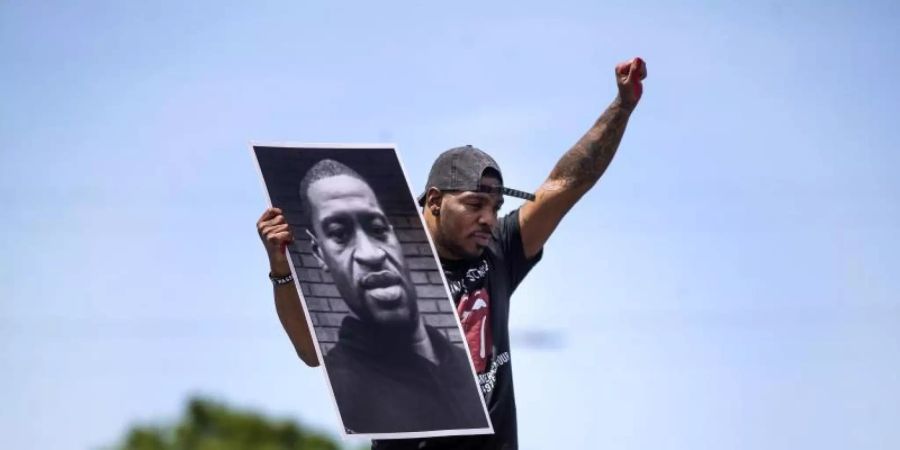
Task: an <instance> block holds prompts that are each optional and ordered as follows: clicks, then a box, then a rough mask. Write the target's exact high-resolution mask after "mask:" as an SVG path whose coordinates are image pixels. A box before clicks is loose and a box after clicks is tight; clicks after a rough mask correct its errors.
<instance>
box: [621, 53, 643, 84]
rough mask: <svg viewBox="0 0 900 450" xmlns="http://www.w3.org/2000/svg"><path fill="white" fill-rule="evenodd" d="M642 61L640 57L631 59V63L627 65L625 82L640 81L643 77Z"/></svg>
mask: <svg viewBox="0 0 900 450" xmlns="http://www.w3.org/2000/svg"><path fill="white" fill-rule="evenodd" d="M643 72H644V61H643V60H641V58H634V59H632V60H631V64H629V65H628V78H627V79H626V80H625V82H626V83H629V84H630V83H635V82H640V81H641V80H643V79H644V73H643Z"/></svg>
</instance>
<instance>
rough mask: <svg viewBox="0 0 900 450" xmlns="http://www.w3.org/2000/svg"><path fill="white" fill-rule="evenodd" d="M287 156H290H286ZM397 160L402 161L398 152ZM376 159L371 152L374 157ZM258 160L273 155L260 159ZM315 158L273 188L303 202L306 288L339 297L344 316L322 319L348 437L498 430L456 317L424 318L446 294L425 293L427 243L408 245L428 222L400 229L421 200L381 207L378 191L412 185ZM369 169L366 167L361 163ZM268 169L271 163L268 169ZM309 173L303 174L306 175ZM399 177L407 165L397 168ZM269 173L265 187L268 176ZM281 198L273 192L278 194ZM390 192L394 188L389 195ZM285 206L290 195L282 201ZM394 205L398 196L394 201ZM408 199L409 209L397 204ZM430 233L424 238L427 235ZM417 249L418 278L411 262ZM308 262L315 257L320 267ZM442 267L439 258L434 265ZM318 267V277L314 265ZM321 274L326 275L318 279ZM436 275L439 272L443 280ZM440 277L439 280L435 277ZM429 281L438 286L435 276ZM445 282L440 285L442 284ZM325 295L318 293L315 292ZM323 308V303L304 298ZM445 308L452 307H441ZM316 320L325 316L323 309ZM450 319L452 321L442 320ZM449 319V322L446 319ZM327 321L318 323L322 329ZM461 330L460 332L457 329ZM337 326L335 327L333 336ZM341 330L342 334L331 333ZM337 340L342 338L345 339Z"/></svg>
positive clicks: (300, 232)
mask: <svg viewBox="0 0 900 450" xmlns="http://www.w3.org/2000/svg"><path fill="white" fill-rule="evenodd" d="M282 150H284V149H282ZM390 154H391V155H392V156H393V157H394V158H396V156H395V154H394V153H393V152H390ZM372 155H373V153H370V154H369V156H370V157H371V156H372ZM257 157H258V158H260V157H262V158H263V159H264V158H265V156H264V155H263V154H261V153H259V152H257ZM340 159H342V160H343V162H342V161H341V160H339V158H331V157H321V158H308V161H305V162H306V164H303V166H304V167H303V170H302V171H296V172H294V173H293V175H291V172H288V171H285V170H281V171H280V172H275V171H273V172H275V173H277V174H278V175H276V176H277V177H279V178H284V177H288V176H293V177H295V178H294V180H299V183H297V182H296V181H294V182H293V183H288V182H287V180H285V182H284V184H282V182H281V181H275V180H271V182H270V180H269V179H267V180H266V181H267V186H280V185H281V186H290V185H291V184H293V186H295V187H296V189H297V190H295V191H294V192H295V194H294V195H296V196H297V198H298V200H299V203H298V205H299V208H297V213H298V214H297V216H296V219H297V220H296V222H298V226H297V227H296V228H297V229H296V230H295V232H294V235H295V236H298V238H302V239H303V241H302V242H303V245H302V247H303V248H306V249H308V253H309V255H300V256H301V257H300V258H296V260H297V261H298V262H300V263H301V264H302V263H303V262H304V261H306V262H307V264H305V265H304V268H303V269H300V270H302V272H300V271H298V275H299V274H303V276H300V278H301V281H300V284H301V287H303V284H304V282H303V280H302V279H304V278H306V279H318V280H328V281H329V282H330V284H331V285H333V288H332V289H331V292H334V291H336V293H337V295H338V296H339V301H340V302H342V303H343V306H345V308H341V307H340V306H338V305H337V302H336V300H338V299H336V298H330V299H328V300H329V302H328V303H327V304H328V305H331V306H329V308H330V310H331V311H333V310H335V309H343V310H344V311H345V312H344V313H343V315H342V317H340V318H339V316H338V315H337V314H336V313H334V312H328V313H319V312H316V313H312V317H313V328H315V329H316V334H317V336H318V337H319V339H318V340H319V345H320V348H321V349H322V355H323V361H324V365H325V369H326V371H327V374H328V379H329V382H330V384H331V388H332V392H333V394H334V399H335V403H336V404H337V407H338V410H339V413H340V416H341V419H342V421H343V425H344V429H345V431H346V432H347V433H348V434H381V433H390V434H396V433H422V432H432V431H447V430H489V423H488V420H487V415H486V412H485V409H484V406H483V403H482V400H481V394H480V391H479V389H478V387H477V384H476V383H475V378H474V373H473V371H472V366H471V364H470V361H469V356H468V354H467V353H466V351H465V350H464V347H463V344H462V342H461V339H455V340H456V341H457V342H453V341H451V337H455V336H458V332H456V331H454V330H453V327H457V326H458V325H456V322H455V320H454V319H453V314H454V313H453V308H452V306H449V305H452V304H451V303H450V300H449V298H446V296H445V294H444V298H443V300H437V299H433V298H432V299H423V300H421V304H422V305H424V306H423V307H424V308H425V309H427V310H428V311H427V316H428V322H431V324H429V323H426V320H425V319H426V317H425V315H423V312H422V311H420V298H419V292H425V293H431V297H434V293H435V292H437V291H438V290H443V286H439V285H435V284H434V283H432V285H424V284H422V278H423V277H422V275H423V273H424V272H423V270H420V269H421V268H422V267H423V266H424V265H423V262H424V261H425V260H426V258H424V257H423V256H420V255H421V253H423V252H422V250H423V249H425V248H427V245H425V244H421V243H420V244H406V247H404V243H403V242H401V240H400V239H399V237H398V232H399V233H404V236H407V237H408V236H410V235H414V236H415V234H414V233H410V231H414V230H411V229H410V228H411V227H413V226H416V225H417V226H418V227H419V228H421V224H420V223H418V221H412V220H402V219H400V221H401V222H402V223H403V224H404V225H405V229H403V230H397V229H396V228H395V225H394V223H392V217H393V221H394V222H397V221H398V219H397V218H396V217H397V211H398V209H402V207H403V203H406V204H408V208H409V217H413V218H416V219H417V217H416V216H415V214H416V211H415V206H414V200H413V197H412V195H411V194H410V193H409V192H408V189H407V192H405V193H401V194H399V195H393V196H391V197H392V199H391V200H390V202H391V214H390V216H389V214H388V212H387V211H386V209H385V208H384V207H383V206H382V202H380V201H379V198H378V195H376V192H375V189H373V184H375V183H373V182H372V181H370V179H369V178H371V179H372V180H374V181H375V182H377V181H378V180H380V179H393V182H394V183H395V184H396V185H399V184H397V183H396V178H397V177H401V179H402V177H403V174H402V171H399V172H398V173H395V174H393V176H389V175H390V174H389V173H388V172H390V171H388V170H384V169H383V168H382V169H381V170H377V171H373V170H372V161H371V160H370V161H369V163H368V164H364V165H361V164H358V163H357V164H355V166H356V167H360V168H361V169H362V170H368V171H369V172H372V173H373V175H371V176H370V177H368V178H367V177H365V176H363V175H362V174H361V173H360V172H361V171H362V170H360V171H357V170H356V169H355V168H353V167H351V163H352V162H355V161H352V160H353V158H349V157H347V156H346V155H345V156H344V157H343V158H340ZM360 161H361V160H360ZM260 167H261V168H264V167H265V164H264V163H263V161H262V160H260ZM298 168H299V167H298ZM397 168H398V169H399V165H397ZM262 170H263V172H264V173H263V175H264V178H265V177H266V173H265V172H266V171H265V169H262ZM270 189H271V188H270ZM380 190H381V191H385V192H387V191H388V190H389V191H393V190H394V189H393V188H391V189H388V190H385V189H380ZM270 194H273V195H270V196H271V197H272V198H273V206H278V205H276V204H275V203H276V202H275V199H277V198H279V197H281V196H282V194H280V193H272V192H270ZM385 196H389V195H388V194H385ZM404 196H405V197H406V200H407V201H406V202H403V201H398V200H397V199H398V198H400V199H402V198H404ZM419 231H420V232H421V230H419ZM411 248H412V249H414V250H415V254H416V255H417V256H414V258H415V262H416V264H417V268H419V269H417V270H416V272H417V273H416V274H415V275H416V276H415V278H416V279H417V280H418V281H419V283H418V284H417V283H416V282H414V279H413V278H414V274H413V271H412V270H411V269H410V266H409V264H408V262H407V256H406V254H405V253H409V252H410V251H411V250H410V249H411ZM308 256H312V261H310V258H309V257H308ZM431 257H432V258H433V256H431ZM313 261H314V262H315V266H316V267H315V268H309V266H310V265H311V264H308V263H309V262H313ZM313 271H318V272H319V274H318V275H316V274H314V272H313ZM435 273H436V271H435ZM429 275H430V274H429ZM426 279H431V280H432V281H436V280H435V277H434V276H428V277H426ZM438 280H439V278H438ZM325 290H326V289H325V288H323V286H322V285H321V283H317V285H316V286H312V285H310V286H308V289H307V291H308V294H315V293H320V291H325ZM314 291H315V292H314ZM302 297H305V298H306V300H312V301H315V300H316V299H317V298H318V297H317V296H316V295H303V296H302ZM441 301H443V302H446V303H447V304H448V307H443V306H438V307H435V305H439V303H440V302H441ZM307 306H312V307H311V308H310V311H314V310H316V307H315V306H314V305H309V304H307ZM439 316H443V317H439ZM438 319H440V320H438ZM317 322H318V323H317ZM451 325H452V326H451ZM329 327H330V328H329ZM331 331H336V333H334V332H331ZM335 335H336V336H335Z"/></svg>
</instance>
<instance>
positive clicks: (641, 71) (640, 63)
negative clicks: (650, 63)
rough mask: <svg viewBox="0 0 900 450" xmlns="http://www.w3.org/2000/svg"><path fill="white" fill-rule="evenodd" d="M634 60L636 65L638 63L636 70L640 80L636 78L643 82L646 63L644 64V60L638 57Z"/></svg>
mask: <svg viewBox="0 0 900 450" xmlns="http://www.w3.org/2000/svg"><path fill="white" fill-rule="evenodd" d="M634 59H635V60H636V61H637V63H638V67H637V68H638V75H640V78H638V80H643V79H644V78H647V63H646V62H644V60H643V59H641V58H640V57H637V58H634Z"/></svg>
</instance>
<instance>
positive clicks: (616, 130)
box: [258, 58, 646, 450]
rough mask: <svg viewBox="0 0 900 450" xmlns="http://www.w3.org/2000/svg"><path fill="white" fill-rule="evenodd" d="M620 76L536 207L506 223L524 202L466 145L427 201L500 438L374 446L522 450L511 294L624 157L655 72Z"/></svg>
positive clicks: (301, 348) (272, 248)
mask: <svg viewBox="0 0 900 450" xmlns="http://www.w3.org/2000/svg"><path fill="white" fill-rule="evenodd" d="M615 77H616V82H617V86H618V95H617V96H616V98H615V99H614V100H613V102H612V103H611V104H610V106H609V107H608V108H607V109H606V110H605V111H604V112H603V114H602V115H601V116H600V117H599V118H598V119H597V120H596V122H595V123H594V124H593V126H592V127H591V128H590V129H589V130H588V131H587V133H585V134H584V136H582V137H581V139H579V140H578V142H576V144H575V145H574V146H573V147H572V148H571V149H570V150H569V151H567V152H566V153H565V154H563V155H562V157H561V158H560V159H559V161H558V162H557V164H556V165H555V167H554V168H553V169H552V170H551V171H550V174H549V176H548V177H547V179H546V180H545V181H544V182H543V184H541V186H540V187H539V188H538V190H537V191H536V192H535V195H534V196H533V198H534V200H533V201H529V202H526V203H525V204H523V205H522V206H521V207H520V208H518V209H517V210H515V211H512V212H511V213H510V214H508V215H506V216H504V217H502V218H498V217H497V212H498V210H499V209H500V206H501V204H502V201H503V197H502V196H503V195H511V194H512V195H516V196H523V195H522V193H519V192H518V191H513V190H510V189H508V188H506V187H504V186H503V176H502V173H501V171H500V169H499V166H498V165H497V163H496V162H495V161H494V160H493V158H491V157H490V156H488V155H487V154H486V153H484V152H482V151H480V150H478V149H476V148H474V147H459V148H455V149H451V150H449V151H447V152H444V153H443V154H442V155H440V156H439V157H438V159H437V160H436V161H435V163H434V165H433V166H432V170H431V173H430V174H429V178H428V184H427V185H426V187H425V192H423V194H422V196H421V197H420V199H419V201H420V205H421V206H422V208H423V209H422V214H423V216H424V218H425V222H426V225H427V227H428V231H429V234H430V235H431V236H432V237H433V239H434V243H435V246H436V248H437V250H438V254H439V256H440V259H441V263H442V265H443V269H444V273H445V275H446V277H447V279H448V282H449V283H450V286H451V293H452V294H453V297H454V298H453V300H454V302H455V303H456V305H457V313H458V314H459V316H460V319H461V322H462V325H463V331H464V334H465V339H466V342H467V344H468V345H469V349H470V352H471V353H472V358H473V362H474V363H475V366H476V371H477V372H478V377H479V382H480V383H481V388H482V392H483V393H484V395H485V400H486V403H487V406H488V410H489V412H490V416H491V421H492V423H493V427H494V432H495V433H494V434H493V435H478V436H456V437H445V438H431V439H406V440H391V441H386V440H385V441H374V442H373V448H375V449H394V450H399V449H423V448H424V449H516V448H518V436H517V425H516V405H515V397H514V394H513V382H512V364H511V356H510V349H509V330H508V320H509V300H510V296H511V295H512V294H513V292H514V291H515V289H516V287H517V286H518V285H519V283H520V282H521V281H522V280H523V279H524V277H525V276H526V275H527V273H528V272H529V271H530V270H531V268H532V267H533V266H534V265H535V264H536V263H537V261H538V260H539V259H540V258H541V255H542V251H543V246H544V243H545V242H546V241H547V240H548V239H549V237H550V235H551V234H552V233H553V231H554V230H555V229H556V227H557V225H558V224H559V223H560V221H561V220H562V218H563V217H564V216H565V215H566V213H567V212H568V211H569V210H570V209H571V208H572V207H573V206H574V205H575V203H577V202H578V200H579V199H581V197H582V196H583V195H584V194H585V193H587V192H588V190H590V189H591V187H593V186H594V185H595V184H596V182H597V180H599V178H600V176H601V175H602V174H603V173H604V171H605V170H606V168H607V167H608V166H609V164H610V162H611V161H612V158H613V156H614V155H615V152H616V150H617V148H618V146H619V143H620V141H621V139H622V136H623V134H624V132H625V126H626V124H627V123H628V119H629V117H630V116H631V113H632V112H633V111H634V109H635V107H636V106H637V104H638V101H639V100H640V98H641V95H642V93H643V86H642V80H643V79H644V78H645V77H646V67H645V64H644V62H643V61H642V60H641V59H640V58H634V59H632V60H630V61H628V62H625V63H621V64H619V65H617V66H616V68H615ZM278 217H279V216H278V215H277V214H276V215H275V216H273V217H268V218H267V216H264V218H267V221H262V220H261V221H260V224H262V225H259V224H258V226H259V231H260V236H261V237H262V238H263V241H264V242H265V243H266V248H267V250H268V253H269V257H270V263H271V265H272V270H273V272H278V271H280V273H284V270H285V269H288V266H287V261H286V260H284V259H285V258H284V256H283V252H280V251H278V248H279V246H280V245H283V244H286V243H288V242H290V241H291V240H292V238H293V237H292V235H291V234H290V232H289V230H286V229H280V228H277V227H275V228H273V227H272V226H270V224H272V223H275V222H276V221H277V220H278ZM278 255H281V256H280V258H281V260H279V256H278ZM284 291H285V293H280V292H279V291H278V290H277V288H276V298H278V299H280V300H276V303H277V305H278V306H277V307H278V313H279V317H281V320H282V323H283V324H284V326H285V329H286V331H287V332H288V334H289V336H290V337H291V340H292V342H293V343H294V346H295V348H296V349H297V352H298V354H299V355H300V357H301V358H302V359H303V361H304V362H306V363H307V364H308V365H311V366H312V365H317V364H318V361H317V359H316V355H315V349H314V346H313V345H314V344H313V342H312V337H311V336H310V333H309V330H308V328H307V326H306V323H305V321H304V319H303V313H302V311H301V310H300V307H299V301H298V300H296V299H297V294H296V292H293V299H294V301H290V300H289V297H288V296H289V295H290V294H289V293H287V291H289V290H284ZM290 291H292V290H290ZM547 301H550V302H552V301H554V300H553V299H547ZM279 302H280V303H279ZM286 303H291V304H292V305H285V304H286Z"/></svg>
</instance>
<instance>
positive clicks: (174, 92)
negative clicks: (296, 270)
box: [0, 1, 900, 449]
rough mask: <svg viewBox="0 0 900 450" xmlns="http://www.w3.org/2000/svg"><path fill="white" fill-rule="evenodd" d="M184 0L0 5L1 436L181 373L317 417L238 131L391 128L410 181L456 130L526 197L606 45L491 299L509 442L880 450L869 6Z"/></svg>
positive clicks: (884, 273) (71, 424)
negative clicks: (639, 63) (558, 188)
mask: <svg viewBox="0 0 900 450" xmlns="http://www.w3.org/2000/svg"><path fill="white" fill-rule="evenodd" d="M184 3H185V2H154V3H153V4H144V5H141V4H138V3H134V2H77V3H74V2H68V3H63V2H58V3H56V2H4V3H3V4H2V5H0V58H2V61H3V63H2V66H3V69H2V70H0V98H2V99H3V100H2V101H0V144H2V147H0V201H2V204H3V211H4V214H3V216H4V219H3V220H2V221H0V250H2V252H3V254H4V255H5V257H4V258H3V259H2V260H0V342H2V344H0V364H2V370H3V374H4V375H3V380H4V382H3V383H2V384H0V398H3V400H4V401H3V403H4V407H3V408H0V434H2V435H3V436H4V438H3V440H4V447H8V448H17V449H26V448H36V449H38V448H39V449H48V448H53V449H69V448H71V449H83V448H98V447H100V446H103V445H107V444H111V443H113V442H115V441H116V439H118V438H119V437H120V436H121V434H122V432H123V431H124V430H125V429H126V428H127V426H129V425H130V424H132V423H136V422H142V421H159V420H167V419H174V418H175V416H176V414H178V412H179V411H180V409H181V407H182V405H183V402H184V400H185V399H186V398H187V396H188V395H190V394H193V393H204V394H208V395H212V396H215V397H217V398H220V399H223V400H226V401H229V402H231V403H233V404H235V405H238V406H244V407H250V408H255V409H258V410H261V411H265V412H268V413H271V414H274V415H278V416H284V417H293V418H297V419H299V420H302V421H304V422H305V423H309V424H312V425H314V426H318V427H321V428H323V429H326V430H332V431H335V430H336V429H337V428H336V426H337V418H336V415H335V413H334V411H333V409H332V406H331V403H330V401H329V400H328V397H327V393H326V392H325V386H326V384H325V380H324V376H323V375H322V373H321V372H320V371H319V370H313V369H307V368H305V367H304V366H302V364H301V363H300V362H299V361H298V360H297V359H296V357H295V356H294V354H293V352H292V349H291V347H290V344H289V342H288V340H287V338H286V337H285V336H284V335H283V332H282V331H281V329H280V326H279V324H278V321H277V318H276V315H275V311H274V307H273V305H272V301H271V298H270V287H269V281H268V280H267V278H266V272H267V266H266V260H265V255H264V253H263V250H262V247H261V245H260V243H259V242H258V238H257V237H256V234H255V230H254V222H255V220H256V218H257V217H258V216H259V214H260V213H261V211H262V209H263V208H264V205H265V196H264V194H263V191H262V187H261V184H260V181H259V180H258V178H257V175H256V172H255V169H254V167H253V164H252V161H251V159H250V157H249V151H248V147H247V143H248V142H249V141H251V140H259V141H301V142H329V141H335V142H384V141H387V142H396V143H397V144H398V145H399V149H400V153H401V156H402V159H403V162H404V165H405V167H406V169H407V171H408V172H409V173H410V177H411V182H412V184H413V186H415V187H416V189H420V186H421V185H422V184H423V183H424V181H425V177H426V175H427V171H428V168H429V167H430V163H431V161H432V160H433V159H434V157H435V156H436V155H437V154H438V153H439V152H440V151H442V150H444V149H446V148H449V147H452V146H456V145H460V144H469V143H471V144H474V145H477V146H479V147H481V148H484V149H485V150H487V151H489V152H490V153H491V154H493V155H494V156H495V157H496V159H497V160H498V161H499V163H500V164H501V166H502V167H503V169H504V175H505V179H506V182H507V184H508V185H510V186H513V187H517V188H520V189H534V188H535V187H536V186H537V185H538V184H539V183H540V182H541V181H542V180H543V179H544V177H545V176H546V175H547V173H548V172H549V170H550V169H551V168H552V166H553V164H554V163H555V161H556V160H557V158H558V157H559V156H560V155H561V154H562V153H563V152H564V151H565V150H566V149H567V148H568V147H569V146H570V145H571V144H572V143H573V142H574V141H575V140H576V139H578V137H580V135H581V134H582V133H583V132H584V130H585V129H586V128H587V127H588V126H589V125H590V123H591V122H592V121H593V120H594V119H595V118H596V116H597V115H599V114H600V113H601V112H602V110H603V109H604V108H605V107H606V105H607V104H608V103H609V102H610V101H611V100H612V98H613V96H614V95H615V84H614V80H613V77H612V68H613V66H614V64H615V63H616V62H618V61H621V60H624V59H627V58H630V57H632V56H636V55H640V56H642V57H643V58H644V59H645V60H646V61H647V64H648V69H649V78H648V79H647V80H646V85H645V96H644V99H643V101H642V103H641V105H640V106H639V107H638V110H637V111H636V112H635V114H634V116H633V118H632V121H631V123H630V124H629V128H628V130H627V132H626V136H625V138H624V140H623V143H622V145H621V147H620V151H619V154H618V155H617V157H616V159H615V161H614V162H613V164H612V166H611V168H610V169H609V171H608V172H607V174H606V175H605V176H604V178H603V179H602V180H601V182H600V183H599V184H598V185H597V186H596V187H595V188H594V190H593V191H592V192H591V193H590V194H589V195H587V196H586V197H585V198H584V199H583V201H582V202H581V203H580V204H579V205H578V206H577V207H576V209H575V210H573V212H572V213H571V214H570V216H569V217H567V218H566V220H565V221H564V222H563V224H562V226H561V227H560V228H559V230H558V232H557V234H556V235H555V236H554V237H553V238H552V239H551V241H550V243H549V244H548V246H547V248H546V254H545V258H544V260H543V262H542V263H541V264H540V265H539V266H538V267H537V268H536V269H535V271H534V272H533V273H532V275H531V276H530V277H529V279H527V280H526V282H525V283H524V284H523V285H522V286H521V287H520V289H519V291H518V292H517V294H516V296H515V297H514V299H513V301H514V306H513V308H512V318H511V328H512V330H513V333H514V336H517V337H516V338H514V343H513V345H514V347H513V366H514V369H515V375H516V390H517V399H518V403H519V422H520V435H521V441H522V448H523V449H532V448H533V449H542V448H618V449H646V448H658V449H704V448H709V449H721V448H729V449H759V448H766V449H794V448H819V449H846V448H865V449H888V448H891V449H893V448H897V447H898V446H900V432H898V430H897V428H896V426H895V425H896V418H897V417H900V375H898V373H900V281H898V277H897V273H898V272H897V271H898V268H900V239H898V238H897V236H898V232H900V206H898V205H900V201H898V194H900V181H898V177H897V176H896V175H895V173H896V167H898V166H900V156H898V153H897V142H898V141H900V139H898V138H900V131H898V127H897V125H896V121H897V119H896V118H897V117H898V112H900V111H898V107H897V105H898V104H900V90H898V88H897V87H896V85H895V84H894V83H896V80H898V79H900V61H898V55H900V51H898V50H900V49H898V45H900V26H898V25H900V7H898V5H897V4H896V3H891V2H854V3H851V2H791V3H787V4H786V3H784V2H683V3H681V4H680V5H677V6H676V5H672V4H669V3H667V2H609V3H602V4H601V3H599V2H583V3H570V2H565V3H564V2H549V3H548V2H521V1H520V2H515V3H506V4H494V3H491V4H490V5H485V4H481V3H484V2H481V3H476V2H472V3H460V2H456V3H454V4H453V6H452V7H451V6H447V5H444V4H435V3H433V2H406V3H391V4H387V3H384V2H381V3H378V4H375V3H373V2H367V3H363V2H359V3H353V2H330V3H325V2H318V3H313V2H231V3H222V2H187V3H189V4H184ZM751 3H752V4H751ZM417 192H418V191H417ZM509 203H510V206H514V205H512V203H513V202H509ZM507 210H508V208H507ZM535 331H537V332H539V333H545V334H548V335H550V336H553V337H554V339H555V340H556V342H557V344H558V345H556V346H551V347H550V348H543V347H540V346H529V345H526V344H528V342H527V340H526V339H525V338H524V337H525V336H527V335H528V333H533V332H535ZM517 343H518V344H519V345H518V346H517V345H516V344H517ZM48 430H52V431H48Z"/></svg>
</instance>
